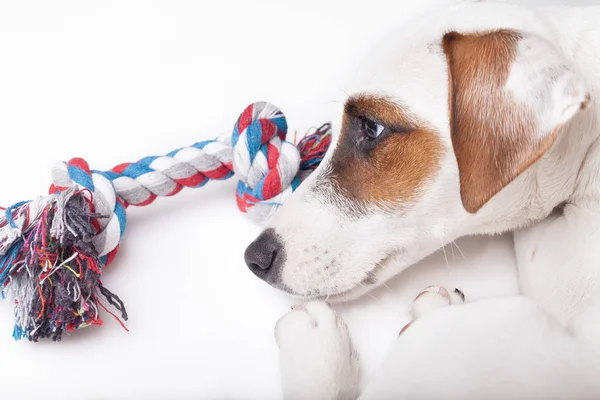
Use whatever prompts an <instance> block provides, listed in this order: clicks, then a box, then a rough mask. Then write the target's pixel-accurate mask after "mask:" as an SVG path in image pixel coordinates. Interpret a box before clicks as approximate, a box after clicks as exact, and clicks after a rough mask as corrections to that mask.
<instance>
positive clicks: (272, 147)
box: [231, 102, 300, 220]
mask: <svg viewBox="0 0 600 400" xmlns="http://www.w3.org/2000/svg"><path fill="white" fill-rule="evenodd" d="M286 135H287V122H286V119H285V116H284V115H283V113H282V112H281V110H279V109H278V108H277V107H275V106H274V105H272V104H269V103H266V102H258V103H254V104H251V105H250V106H248V107H247V108H246V109H245V110H244V112H242V114H241V115H240V117H239V119H238V121H237V122H236V124H235V126H234V129H233V134H232V136H231V144H232V146H233V168H234V171H235V173H236V174H237V175H238V176H239V178H240V181H239V183H238V188H237V196H236V197H237V203H238V207H239V209H240V210H241V211H242V212H246V213H249V214H251V215H252V216H253V217H254V218H255V219H260V220H264V219H266V218H268V217H269V216H270V215H271V214H272V213H273V212H274V210H275V209H276V208H277V207H276V206H278V205H280V204H282V203H283V202H284V201H285V199H286V198H287V197H288V196H289V195H290V194H291V193H292V191H293V190H294V189H295V188H296V187H297V186H298V185H299V184H300V180H299V179H298V178H297V174H298V169H299V167H300V152H299V151H298V148H296V146H295V145H294V144H292V143H290V142H287V141H285V138H286Z"/></svg>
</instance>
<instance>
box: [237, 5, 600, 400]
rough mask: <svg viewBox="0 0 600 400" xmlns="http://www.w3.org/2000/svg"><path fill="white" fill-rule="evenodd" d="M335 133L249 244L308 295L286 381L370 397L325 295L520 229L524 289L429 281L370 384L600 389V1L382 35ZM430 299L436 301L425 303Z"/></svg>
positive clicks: (503, 390) (506, 9)
mask: <svg viewBox="0 0 600 400" xmlns="http://www.w3.org/2000/svg"><path fill="white" fill-rule="evenodd" d="M350 83H351V85H352V86H351V87H352V89H351V91H350V96H349V98H348V99H347V101H346V103H345V104H344V107H343V110H342V109H340V113H339V115H336V116H335V118H334V119H333V121H334V132H336V133H337V137H336V140H335V142H334V144H333V145H332V148H331V150H330V151H329V153H328V155H327V157H326V159H325V160H324V162H323V163H322V165H321V166H320V167H319V168H318V169H317V170H316V171H315V172H314V173H313V174H312V175H311V176H310V177H309V178H308V179H307V180H306V181H305V182H304V183H303V184H302V186H301V187H300V188H299V190H298V191H297V193H295V194H294V195H293V196H292V197H291V198H290V199H289V201H288V202H287V203H286V204H285V206H284V207H283V208H282V209H281V210H280V211H279V212H278V214H277V215H276V216H275V217H274V219H273V220H272V221H271V222H270V223H269V226H268V229H266V230H265V231H264V232H263V233H262V234H261V235H260V236H259V237H258V238H257V239H256V240H255V241H254V242H253V243H252V244H251V245H250V246H249V247H248V249H247V250H246V254H245V257H246V262H247V264H248V266H249V268H250V269H251V270H252V272H253V273H254V274H256V275H257V276H258V277H260V278H261V279H263V280H265V281H266V282H268V283H269V284H271V285H272V286H274V287H276V288H279V289H282V290H284V291H286V292H288V293H290V294H293V295H297V296H302V297H304V298H310V299H314V301H311V302H308V303H307V304H303V305H297V306H294V307H293V308H292V311H290V312H289V313H288V314H286V315H285V316H283V317H282V318H281V319H280V320H279V321H278V323H277V325H276V328H275V336H276V339H277V343H278V345H279V348H280V355H281V368H282V377H283V390H284V396H285V397H286V398H299V399H355V398H358V397H359V391H358V357H357V355H356V353H355V351H354V350H353V348H352V344H351V341H350V338H349V335H348V331H347V328H346V326H345V324H344V321H343V320H341V318H339V317H337V316H336V314H335V312H334V311H332V310H331V309H330V308H329V306H328V305H327V304H326V303H324V302H323V301H322V300H325V299H327V300H329V301H344V300H349V299H353V298H356V297H358V296H361V295H363V294H365V293H366V292H368V291H369V290H371V289H373V288H375V287H377V286H379V285H381V284H383V283H384V282H386V281H387V280H388V279H390V278H391V277H393V276H395V275H397V274H398V273H400V272H402V271H403V270H405V269H406V268H407V267H409V266H410V265H412V264H415V263H416V262H417V261H419V260H421V259H423V258H424V257H426V256H428V255H429V254H431V253H433V252H435V251H436V250H438V249H439V248H440V243H443V244H447V243H449V242H451V241H453V240H455V239H457V238H459V237H461V236H465V235H477V234H490V235H493V234H498V233H501V232H505V231H514V242H515V251H516V256H517V263H518V270H519V279H520V284H521V291H522V294H523V296H522V297H511V298H497V299H488V300H483V301H478V302H474V303H467V304H460V305H453V306H451V307H441V306H447V305H450V304H458V303H463V300H464V296H462V294H461V293H460V292H459V291H452V290H446V289H445V288H439V287H430V288H427V289H425V290H424V291H423V292H422V293H421V294H420V295H419V296H418V297H417V299H416V300H415V303H414V305H413V316H414V320H413V322H412V323H411V324H409V326H407V327H405V328H404V329H403V330H402V333H401V335H400V337H399V339H398V340H397V341H396V343H395V345H394V348H393V350H392V351H391V352H390V354H389V356H388V358H387V360H386V361H384V363H383V365H382V367H381V369H380V370H379V371H378V373H377V374H376V376H375V377H374V378H373V379H372V380H371V381H370V383H369V384H368V385H367V387H366V389H365V390H364V391H363V393H362V394H361V395H360V398H361V399H385V398H406V399H417V398H423V399H432V398H444V399H450V398H460V399H481V398H484V396H485V398H489V399H507V398H528V399H532V398H540V399H542V398H543V399H549V398H562V399H565V398H577V399H582V398H588V399H599V398H600V103H599V102H600V7H589V8H562V7H557V8H547V9H536V10H533V9H528V8H525V7H521V6H516V5H510V4H504V3H501V4H493V3H466V4H461V5H459V6H454V7H451V8H450V9H446V10H443V11H440V12H438V13H437V14H435V15H430V16H428V17H427V18H426V19H424V20H422V21H420V22H417V23H415V24H414V25H412V26H403V27H402V28H401V29H400V31H399V32H397V33H396V34H395V35H393V36H392V37H391V38H389V39H388V40H387V41H385V42H383V43H381V46H379V47H378V48H376V49H375V51H373V53H372V54H371V55H370V56H369V57H368V58H367V59H366V60H365V63H364V65H362V66H361V67H360V68H359V71H358V73H357V76H355V77H354V78H353V79H352V80H351V82H350ZM423 314H426V315H423Z"/></svg>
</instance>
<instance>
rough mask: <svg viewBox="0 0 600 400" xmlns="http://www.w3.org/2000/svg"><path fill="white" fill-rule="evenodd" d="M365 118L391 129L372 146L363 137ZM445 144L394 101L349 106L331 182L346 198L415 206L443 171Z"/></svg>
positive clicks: (368, 99) (373, 99)
mask: <svg viewBox="0 0 600 400" xmlns="http://www.w3.org/2000/svg"><path fill="white" fill-rule="evenodd" d="M360 117H366V118H369V119H372V120H375V121H377V122H378V123H380V124H382V125H384V126H385V129H386V130H387V132H385V133H384V134H383V136H382V137H381V138H378V139H376V140H375V141H373V142H372V143H367V142H365V140H366V139H365V138H364V136H362V135H361V132H360V127H361V121H360ZM442 154H443V144H442V142H441V140H440V138H439V136H438V134H437V133H436V132H435V131H433V129H431V128H429V127H427V126H426V125H425V124H423V123H420V122H419V121H418V118H416V116H414V115H412V114H411V113H410V112H409V111H408V110H407V109H406V108H405V107H402V106H401V105H399V104H397V103H395V102H393V101H391V100H390V99H387V98H384V97H378V96H372V95H364V94H363V95H359V96H354V97H352V98H350V99H349V100H348V101H347V103H346V112H345V114H344V117H343V123H342V130H341V133H340V138H339V141H338V144H337V146H336V148H335V151H334V154H333V156H332V162H331V167H332V169H331V180H332V182H333V184H334V186H335V187H336V188H337V189H338V190H340V191H341V192H342V193H343V195H344V196H346V197H348V198H350V199H353V200H358V201H360V202H362V203H378V202H398V203H401V204H402V203H406V202H410V201H413V200H415V199H416V198H417V197H418V195H419V191H420V189H421V188H422V187H423V185H424V182H425V181H426V180H427V179H429V178H431V177H432V176H433V175H434V174H435V172H436V171H437V170H438V169H439V166H440V161H441V158H442Z"/></svg>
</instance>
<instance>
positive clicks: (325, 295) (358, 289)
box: [273, 250, 402, 303]
mask: <svg viewBox="0 0 600 400" xmlns="http://www.w3.org/2000/svg"><path fill="white" fill-rule="evenodd" d="M400 253H402V251H400V250H397V251H393V252H392V253H390V254H389V255H387V256H385V257H383V258H382V259H381V260H380V261H378V262H376V263H374V264H373V265H372V266H371V268H369V270H368V271H367V272H366V273H365V277H364V278H363V279H362V280H360V281H357V282H356V283H354V284H353V285H352V286H350V287H349V288H345V289H342V290H335V288H328V289H315V290H312V291H308V292H306V293H298V292H297V291H295V290H293V289H292V288H291V287H289V286H287V285H285V284H284V283H278V284H276V285H273V286H274V287H275V288H277V289H279V290H281V291H283V292H285V293H287V294H288V295H290V296H292V297H293V298H296V299H298V300H301V301H311V300H322V301H327V302H329V303H343V302H346V301H351V300H355V299H357V298H359V297H362V296H364V295H366V294H367V293H369V292H370V291H371V290H373V289H375V288H377V287H379V285H380V284H381V283H382V282H384V281H385V280H387V279H386V278H385V275H386V272H388V271H387V267H388V265H389V263H390V261H391V260H392V259H393V258H394V257H396V256H397V255H398V254H400ZM331 289H333V290H331Z"/></svg>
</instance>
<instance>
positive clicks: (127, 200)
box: [0, 102, 331, 342]
mask: <svg viewBox="0 0 600 400" xmlns="http://www.w3.org/2000/svg"><path fill="white" fill-rule="evenodd" d="M286 134H287V122H286V119H285V116H284V115H283V113H282V112H281V111H280V110H279V109H278V108H277V107H275V106H273V105H271V104H269V103H265V102H259V103H255V104H252V105H250V106H248V107H247V108H246V109H245V110H244V112H243V113H242V114H241V116H240V117H239V119H238V121H237V122H236V124H235V126H234V128H233V133H232V134H231V135H227V136H221V137H219V138H217V139H215V140H208V141H204V142H199V143H196V144H194V145H192V146H189V147H183V148H180V149H177V150H175V151H172V152H170V153H168V154H167V155H165V156H157V157H146V158H142V159H141V160H139V161H138V162H135V163H125V164H120V165H118V166H116V167H114V168H113V169H111V170H110V171H96V170H91V169H90V167H89V166H88V164H87V162H86V161H85V160H83V159H81V158H74V159H72V160H70V161H68V162H63V163H59V164H58V165H56V167H55V168H54V169H53V170H52V179H53V183H52V185H51V186H50V190H49V195H48V196H43V197H39V198H36V199H34V200H31V201H23V202H19V203H16V204H14V205H12V206H10V207H8V208H2V210H3V214H4V215H2V216H0V287H2V297H4V295H5V292H6V293H9V294H10V295H11V297H13V298H14V299H15V328H14V331H13V337H14V338H15V339H17V340H19V339H22V338H27V339H29V340H30V341H34V342H36V341H38V339H43V338H50V339H52V340H54V341H59V340H60V339H61V337H62V334H63V333H67V334H68V333H69V332H72V331H73V330H75V329H79V328H84V327H87V326H90V325H102V319H101V318H100V314H99V311H100V310H99V308H102V309H104V310H106V311H107V312H108V313H109V314H111V315H112V316H113V317H115V318H116V319H117V320H118V321H119V322H120V323H121V325H122V326H123V327H124V328H125V329H127V328H126V327H125V325H124V323H123V322H122V320H124V321H126V320H127V318H128V316H127V311H126V310H125V305H124V304H123V301H121V299H120V298H119V297H118V296H117V295H115V294H114V293H112V292H111V291H109V290H108V289H107V288H106V287H104V285H103V284H102V281H101V280H100V276H101V273H102V270H103V269H104V267H105V266H106V265H108V264H110V263H111V262H112V261H113V260H114V257H115V255H116V254H117V251H118V248H119V243H120V242H121V240H122V239H123V235H124V233H125V227H126V221H127V218H126V213H125V210H126V209H127V207H128V206H130V205H133V206H146V205H149V204H151V203H152V202H154V200H156V198H157V197H159V196H173V195H175V194H177V193H178V192H179V191H181V190H182V189H183V188H184V187H192V188H197V187H201V186H203V185H205V184H206V183H207V182H208V181H210V180H223V179H228V178H231V177H232V176H233V175H234V173H235V174H236V175H237V176H238V177H239V183H238V186H237V192H236V199H237V205H238V208H239V209H240V211H242V212H244V213H247V214H249V215H250V216H251V217H253V218H254V219H255V220H259V221H260V220H265V219H267V218H269V217H270V216H271V215H272V214H273V213H274V212H275V210H276V209H277V207H278V206H280V205H281V204H282V203H283V202H284V201H285V200H286V198H287V197H288V196H289V195H290V194H291V193H292V191H293V190H294V189H296V188H297V187H298V185H299V184H300V182H301V180H302V178H303V177H305V176H307V175H308V174H309V173H310V172H311V171H312V170H314V169H315V168H316V167H317V165H318V164H319V163H320V162H321V160H322V159H323V157H324V155H325V152H326V151H327V148H328V146H329V144H330V141H331V128H330V125H329V124H324V125H323V126H321V127H320V128H318V129H317V130H316V131H315V132H314V133H312V134H310V135H308V136H306V137H305V138H304V139H302V140H301V141H300V143H298V145H297V146H295V145H294V144H293V143H290V142H288V141H286V140H285V139H286ZM0 212H1V211H0Z"/></svg>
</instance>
